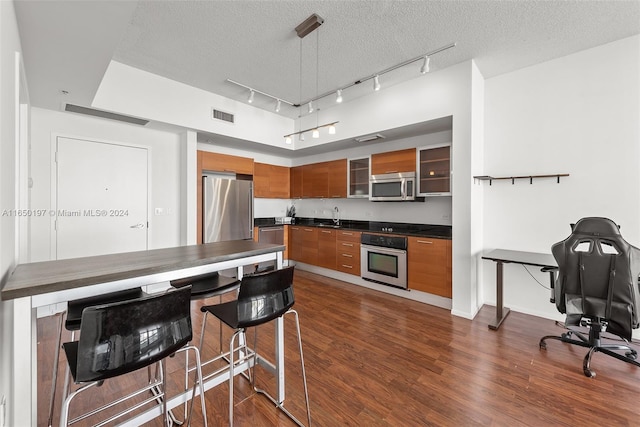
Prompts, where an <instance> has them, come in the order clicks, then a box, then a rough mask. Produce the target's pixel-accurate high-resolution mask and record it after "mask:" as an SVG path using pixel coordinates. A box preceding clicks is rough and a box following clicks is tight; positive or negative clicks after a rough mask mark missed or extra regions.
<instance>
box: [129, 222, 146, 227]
mask: <svg viewBox="0 0 640 427" xmlns="http://www.w3.org/2000/svg"><path fill="white" fill-rule="evenodd" d="M129 228H144V224H142V223H138V224H136V225H131V226H129Z"/></svg>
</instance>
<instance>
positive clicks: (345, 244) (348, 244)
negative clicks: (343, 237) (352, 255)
mask: <svg viewBox="0 0 640 427" xmlns="http://www.w3.org/2000/svg"><path fill="white" fill-rule="evenodd" d="M342 246H349V247H351V248H352V247H353V243H342Z"/></svg>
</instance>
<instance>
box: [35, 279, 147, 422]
mask: <svg viewBox="0 0 640 427" xmlns="http://www.w3.org/2000/svg"><path fill="white" fill-rule="evenodd" d="M144 295H146V294H145V293H144V292H143V291H142V288H135V289H125V290H123V291H117V292H111V293H108V294H103V295H96V296H92V297H87V298H81V299H77V300H73V301H69V302H68V303H67V310H66V312H63V313H60V324H59V326H58V340H57V343H56V350H55V360H54V363H53V374H52V375H51V397H50V401H49V420H48V423H47V425H48V426H49V427H51V426H52V424H53V407H54V403H55V398H56V383H57V381H58V360H59V357H60V346H61V344H62V322H63V321H64V327H65V329H66V330H68V331H70V332H71V341H73V340H74V339H75V332H76V331H79V330H80V324H81V320H82V310H84V309H85V308H87V307H91V306H94V305H101V304H110V303H114V302H120V301H126V300H131V299H136V298H141V297H143V296H144ZM65 314H66V320H65ZM68 389H69V368H68V367H67V369H66V373H65V380H64V391H63V396H64V397H63V399H65V398H66V397H67V390H68Z"/></svg>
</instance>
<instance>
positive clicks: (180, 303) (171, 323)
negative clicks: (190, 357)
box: [60, 287, 207, 426]
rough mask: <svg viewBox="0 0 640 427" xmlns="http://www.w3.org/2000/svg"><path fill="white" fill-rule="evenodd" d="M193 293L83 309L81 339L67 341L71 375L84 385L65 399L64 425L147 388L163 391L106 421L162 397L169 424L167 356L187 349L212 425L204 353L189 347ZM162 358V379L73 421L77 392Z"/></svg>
mask: <svg viewBox="0 0 640 427" xmlns="http://www.w3.org/2000/svg"><path fill="white" fill-rule="evenodd" d="M190 294H191V290H190V289H189V288H188V287H186V288H183V289H181V290H172V291H171V292H166V293H161V294H156V295H150V296H146V297H143V298H139V299H134V300H128V301H124V302H116V303H111V304H105V305H99V306H91V307H87V308H85V309H84V310H83V312H82V321H81V328H80V339H79V340H78V341H71V342H68V343H65V344H63V349H64V352H65V354H66V356H67V362H68V365H69V368H70V370H71V375H72V376H73V379H74V381H75V383H76V384H82V386H81V387H80V388H79V389H77V390H75V391H74V392H72V393H70V394H69V396H68V397H67V398H66V399H65V401H64V403H63V406H62V414H61V419H60V425H65V426H66V425H68V423H71V424H73V423H75V422H77V421H80V420H83V419H85V418H88V417H90V416H93V415H95V414H97V413H99V412H100V411H103V410H105V409H107V408H111V407H113V406H114V405H118V404H121V403H123V402H125V401H126V400H128V399H129V398H132V397H134V396H138V395H140V394H142V393H144V392H146V391H149V392H152V391H153V389H157V390H159V393H157V395H154V396H151V397H150V398H147V399H146V400H144V401H143V402H140V403H136V404H134V405H133V406H132V407H131V408H128V409H125V410H123V411H121V412H119V413H118V414H116V415H113V416H111V417H109V418H108V420H106V421H105V423H106V422H111V421H114V420H117V419H119V418H121V417H122V416H123V415H125V414H127V413H129V412H131V411H133V410H136V409H139V408H141V407H142V406H143V405H146V404H149V403H152V402H154V401H156V400H158V399H160V400H161V402H162V416H163V422H164V425H167V423H168V420H167V412H168V411H167V395H166V376H165V372H166V369H165V359H166V357H168V356H172V355H174V354H175V353H177V352H180V351H187V350H192V351H194V353H195V358H196V364H197V365H198V376H197V379H196V380H197V383H196V385H197V386H199V387H200V403H201V406H202V414H203V417H204V425H205V426H206V425H207V418H206V408H205V400H204V388H203V387H202V373H201V370H200V368H199V362H200V356H199V353H198V349H197V348H195V347H193V346H187V344H188V342H189V341H191V338H192V330H191V309H190ZM157 362H160V370H159V372H160V373H159V377H160V378H157V377H156V378H155V380H154V381H150V382H149V383H148V384H147V385H145V386H144V387H142V388H140V389H139V390H137V391H135V392H133V393H130V394H128V395H126V396H124V397H121V398H118V399H116V400H114V401H113V402H112V403H109V404H106V405H103V406H101V407H99V408H97V409H95V410H92V411H90V412H88V413H86V414H83V415H81V416H79V417H76V418H74V419H73V420H68V417H69V406H70V404H71V401H72V400H73V399H74V398H75V397H76V396H77V395H78V394H80V393H82V392H85V391H86V390H88V389H90V388H91V387H94V386H100V385H102V383H103V382H104V381H105V380H107V379H109V378H113V377H116V376H120V375H124V374H126V373H129V372H133V371H135V370H138V369H141V368H144V367H150V366H151V365H152V364H154V363H157ZM160 386H161V388H160ZM195 390H196V386H195V385H194V392H193V394H192V396H191V399H192V401H193V399H194V398H195Z"/></svg>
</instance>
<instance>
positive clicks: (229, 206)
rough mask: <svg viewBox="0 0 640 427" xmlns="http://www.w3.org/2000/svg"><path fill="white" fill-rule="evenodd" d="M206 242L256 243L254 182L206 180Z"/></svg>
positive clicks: (204, 227)
mask: <svg viewBox="0 0 640 427" xmlns="http://www.w3.org/2000/svg"><path fill="white" fill-rule="evenodd" d="M202 180H203V183H202V184H203V185H202V189H203V193H204V194H203V197H202V201H203V213H202V219H203V227H202V232H203V239H202V240H203V242H204V243H211V242H224V241H228V240H246V239H253V182H251V181H242V180H236V179H226V178H217V177H211V176H204V177H203V178H202Z"/></svg>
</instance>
